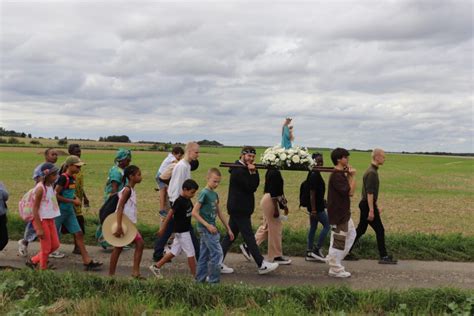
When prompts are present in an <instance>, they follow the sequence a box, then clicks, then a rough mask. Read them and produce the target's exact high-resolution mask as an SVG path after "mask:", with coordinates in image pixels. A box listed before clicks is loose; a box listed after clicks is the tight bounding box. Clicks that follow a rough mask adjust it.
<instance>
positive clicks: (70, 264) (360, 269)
mask: <svg viewBox="0 0 474 316" xmlns="http://www.w3.org/2000/svg"><path fill="white" fill-rule="evenodd" d="M17 245H18V244H17V242H16V241H14V240H11V241H10V242H9V243H8V245H7V247H6V248H5V249H4V251H2V252H0V266H12V267H17V268H24V267H25V264H24V261H25V258H23V257H19V256H18V255H17ZM38 246H39V244H38V243H33V244H32V245H31V246H30V253H35V252H36V251H37V250H38ZM87 249H88V251H89V252H90V254H91V255H92V257H93V258H95V259H99V260H101V261H102V262H104V268H103V269H102V271H100V272H91V273H99V274H102V275H106V274H107V272H108V264H109V259H110V253H107V252H104V251H103V250H101V249H100V248H98V247H87ZM71 250H72V246H71V245H61V251H63V252H65V253H66V257H65V258H63V259H51V261H52V262H53V264H54V265H55V266H56V267H57V271H74V270H75V271H83V269H82V262H81V257H80V256H78V255H73V254H71ZM151 257H152V250H150V249H146V250H145V253H144V254H143V260H142V265H141V268H142V269H141V272H142V275H143V276H145V277H150V278H151V277H153V275H152V274H151V272H150V271H149V270H148V266H149V265H150V264H151ZM132 258H133V249H132V250H127V251H124V252H123V253H122V256H121V258H120V261H119V264H120V266H119V267H118V269H117V274H118V275H121V276H127V275H130V273H131V265H132ZM291 259H292V260H293V263H292V264H291V265H289V266H280V267H279V268H278V269H277V270H276V271H275V272H274V273H271V274H268V275H258V274H257V268H256V265H255V263H254V262H248V261H246V260H245V258H244V257H243V256H242V255H241V254H235V253H230V254H228V256H227V257H226V260H225V263H226V264H227V265H228V266H230V267H233V268H234V269H235V270H236V272H235V273H234V274H230V275H223V276H222V282H224V283H241V282H242V283H244V284H252V285H262V286H272V285H273V286H289V285H314V286H328V285H346V286H349V287H350V288H353V289H379V288H384V289H389V288H394V289H407V288H435V287H454V288H461V289H474V262H467V263H462V262H438V261H415V260H402V261H400V262H399V264H397V265H380V264H378V263H377V262H376V261H374V260H360V261H355V262H347V261H345V266H346V269H347V271H350V272H351V273H352V277H351V278H349V279H344V280H341V279H334V278H331V277H329V276H328V275H327V271H328V267H327V265H326V264H324V263H316V262H307V261H305V260H304V258H301V257H293V258H291ZM185 260H186V259H185V257H184V256H183V255H181V256H179V257H177V258H175V259H174V260H173V263H171V264H167V265H165V267H164V268H163V274H164V275H165V277H169V276H172V275H189V269H188V267H187V264H186V263H185Z"/></svg>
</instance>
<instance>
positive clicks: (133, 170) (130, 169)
mask: <svg viewBox="0 0 474 316" xmlns="http://www.w3.org/2000/svg"><path fill="white" fill-rule="evenodd" d="M138 171H140V168H138V167H137V166H135V165H130V166H128V167H126V168H125V170H124V171H123V177H122V183H123V184H125V183H127V180H128V179H129V178H130V176H133V175H135V174H136V173H137V172H138Z"/></svg>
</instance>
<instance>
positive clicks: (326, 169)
mask: <svg viewBox="0 0 474 316" xmlns="http://www.w3.org/2000/svg"><path fill="white" fill-rule="evenodd" d="M219 167H224V168H247V166H244V165H242V164H240V163H232V162H221V163H220V165H219ZM255 167H256V168H257V169H279V170H292V171H309V169H308V168H295V169H291V168H288V169H285V168H284V169H280V168H277V167H275V166H267V165H264V164H259V163H256V164H255ZM312 171H320V172H347V171H344V170H337V169H334V168H332V167H322V166H315V167H313V169H312Z"/></svg>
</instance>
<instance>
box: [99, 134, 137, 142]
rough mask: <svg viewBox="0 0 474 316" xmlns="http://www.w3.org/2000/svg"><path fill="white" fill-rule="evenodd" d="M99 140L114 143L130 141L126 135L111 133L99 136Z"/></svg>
mask: <svg viewBox="0 0 474 316" xmlns="http://www.w3.org/2000/svg"><path fill="white" fill-rule="evenodd" d="M99 142H114V143H131V142H132V141H131V140H130V138H128V136H127V135H120V136H117V135H112V136H105V137H99Z"/></svg>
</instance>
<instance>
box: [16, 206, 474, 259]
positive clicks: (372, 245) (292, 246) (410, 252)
mask: <svg viewBox="0 0 474 316" xmlns="http://www.w3.org/2000/svg"><path fill="white" fill-rule="evenodd" d="M97 224H98V221H97V219H95V218H92V217H90V218H86V236H85V241H86V244H87V245H94V246H95V245H97V243H96V241H95V237H94V235H95V230H96V227H97ZM24 228H25V223H24V222H23V221H22V220H21V219H20V218H19V217H18V216H15V215H10V216H9V221H8V231H9V238H10V239H15V240H17V239H21V238H22V237H23V231H24ZM138 229H139V231H140V233H141V234H142V236H143V239H144V240H145V244H146V247H147V248H152V247H153V242H154V240H155V233H156V231H157V230H158V226H151V225H144V224H139V225H138ZM221 231H222V229H221ZM306 234H307V232H306V230H299V231H294V230H291V229H284V231H283V252H284V253H285V254H286V255H289V256H303V255H304V254H305V251H306V238H307V235H306ZM328 237H329V236H328ZM385 239H386V243H387V249H388V250H389V252H390V253H391V254H393V255H394V256H395V257H396V258H398V259H405V260H407V259H416V260H438V261H474V237H473V236H464V235H462V234H445V235H433V234H424V233H410V234H398V233H395V234H390V235H387V236H386V238H385ZM62 242H63V243H72V236H71V235H65V236H63V237H62ZM241 242H242V240H241V237H239V238H238V239H237V241H236V242H234V244H233V248H231V251H234V252H238V251H239V250H238V245H239V244H240V243H241ZM328 243H329V238H326V246H325V249H327V248H328V246H329V245H328ZM354 249H355V253H356V254H357V255H359V256H360V257H361V258H365V259H377V258H378V252H377V242H376V240H375V236H374V235H371V234H367V235H366V236H364V237H362V239H361V241H360V243H359V244H358V245H356V247H355V248H354ZM261 250H262V252H263V253H266V244H263V245H262V246H261Z"/></svg>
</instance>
